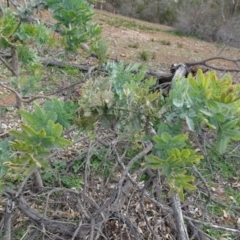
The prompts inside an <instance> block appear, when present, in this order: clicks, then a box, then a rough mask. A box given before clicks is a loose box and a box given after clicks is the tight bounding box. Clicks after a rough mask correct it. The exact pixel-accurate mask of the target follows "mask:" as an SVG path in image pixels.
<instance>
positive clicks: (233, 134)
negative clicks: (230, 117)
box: [223, 129, 240, 140]
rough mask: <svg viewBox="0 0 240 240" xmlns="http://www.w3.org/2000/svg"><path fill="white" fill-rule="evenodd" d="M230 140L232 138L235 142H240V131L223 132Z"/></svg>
mask: <svg viewBox="0 0 240 240" xmlns="http://www.w3.org/2000/svg"><path fill="white" fill-rule="evenodd" d="M223 133H224V134H225V135H226V136H227V137H228V138H232V139H234V140H240V131H238V130H233V129H232V130H231V129H229V130H224V132H223Z"/></svg>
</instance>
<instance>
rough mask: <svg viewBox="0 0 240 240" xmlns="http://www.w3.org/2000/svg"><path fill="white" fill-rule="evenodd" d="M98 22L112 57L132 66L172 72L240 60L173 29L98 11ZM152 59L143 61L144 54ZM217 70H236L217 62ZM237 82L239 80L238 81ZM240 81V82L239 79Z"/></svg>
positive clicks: (233, 52)
mask: <svg viewBox="0 0 240 240" xmlns="http://www.w3.org/2000/svg"><path fill="white" fill-rule="evenodd" d="M95 11H96V16H95V21H97V22H99V23H100V24H101V26H102V27H103V36H104V39H106V40H107V41H108V46H109V47H110V57H112V58H114V59H115V58H116V57H117V59H122V60H124V61H128V62H139V63H142V64H144V65H146V66H147V67H149V68H160V69H161V70H166V71H168V70H169V68H170V66H171V64H173V63H178V62H195V61H201V60H204V59H207V58H211V57H215V56H222V57H226V58H230V59H234V58H239V57H240V49H238V48H233V47H228V46H227V47H226V48H225V50H224V51H223V52H222V53H221V54H220V55H219V53H220V51H221V50H222V48H223V47H224V46H223V45H220V44H216V43H208V42H205V41H201V40H198V39H196V38H192V37H185V36H178V35H177V33H176V32H175V31H174V29H173V28H171V27H168V26H164V25H160V24H153V23H148V22H144V21H140V20H137V19H133V18H128V17H124V16H120V15H116V14H112V13H109V12H106V11H100V10H95ZM142 52H146V54H147V55H148V58H147V60H146V61H143V60H141V57H140V56H141V53H142ZM212 64H213V65H214V66H219V67H224V68H226V67H230V68H232V67H235V66H234V65H233V64H230V63H227V62H224V61H213V62H212ZM236 80H237V79H236ZM238 80H239V78H238Z"/></svg>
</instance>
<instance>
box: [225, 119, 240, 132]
mask: <svg viewBox="0 0 240 240" xmlns="http://www.w3.org/2000/svg"><path fill="white" fill-rule="evenodd" d="M238 123H239V118H235V119H233V120H231V121H229V122H227V123H225V124H223V125H222V128H223V129H224V130H226V129H230V128H233V127H235V126H236V125H237V124H238Z"/></svg>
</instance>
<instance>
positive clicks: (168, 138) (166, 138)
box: [161, 132, 172, 143]
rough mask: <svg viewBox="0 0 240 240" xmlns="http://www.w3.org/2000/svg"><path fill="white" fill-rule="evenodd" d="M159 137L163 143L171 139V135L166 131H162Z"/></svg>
mask: <svg viewBox="0 0 240 240" xmlns="http://www.w3.org/2000/svg"><path fill="white" fill-rule="evenodd" d="M161 139H162V140H163V141H164V142H165V143H169V142H170V141H171V140H172V138H171V136H170V135H169V134H168V133H167V132H164V133H162V135H161Z"/></svg>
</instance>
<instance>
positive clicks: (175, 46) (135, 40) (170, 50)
mask: <svg viewBox="0 0 240 240" xmlns="http://www.w3.org/2000/svg"><path fill="white" fill-rule="evenodd" d="M40 17H41V18H42V19H44V20H45V21H52V19H51V14H50V13H49V12H47V11H45V12H43V13H41V15H40ZM94 21H95V22H97V23H99V24H100V25H101V26H102V28H103V32H102V37H103V39H105V40H107V43H108V48H109V58H112V59H117V60H124V61H126V62H130V63H141V64H143V65H145V66H146V67H147V68H149V69H159V70H163V71H166V72H168V71H169V69H170V66H171V65H172V64H173V63H179V62H195V61H201V60H204V59H207V58H210V57H214V56H221V57H225V58H230V59H238V58H240V49H237V48H232V47H228V46H227V47H226V48H225V49H224V51H223V52H222V53H221V54H220V55H219V52H220V51H221V50H222V48H223V46H222V45H219V44H216V43H208V42H205V41H201V40H197V39H195V38H190V37H183V36H177V35H174V34H172V33H170V32H169V31H173V30H174V29H173V28H171V27H168V26H164V25H159V24H153V23H148V22H144V21H140V20H136V19H132V18H128V17H124V16H120V15H116V14H112V13H108V12H105V11H100V10H96V15H95V17H94ZM122 23H125V25H129V27H128V26H127V27H126V26H125V27H124V26H122V25H121V24H122ZM123 25H124V24H123ZM141 54H145V56H146V58H147V59H146V60H145V61H144V60H142V58H141V57H140V56H141ZM211 64H213V65H214V66H219V67H223V68H235V66H234V64H232V63H230V62H226V61H222V60H216V61H214V62H211ZM234 81H235V82H240V75H236V76H235V79H234ZM14 104H15V96H14V95H13V94H11V93H9V91H6V90H5V89H3V88H2V87H1V86H0V106H10V105H14Z"/></svg>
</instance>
